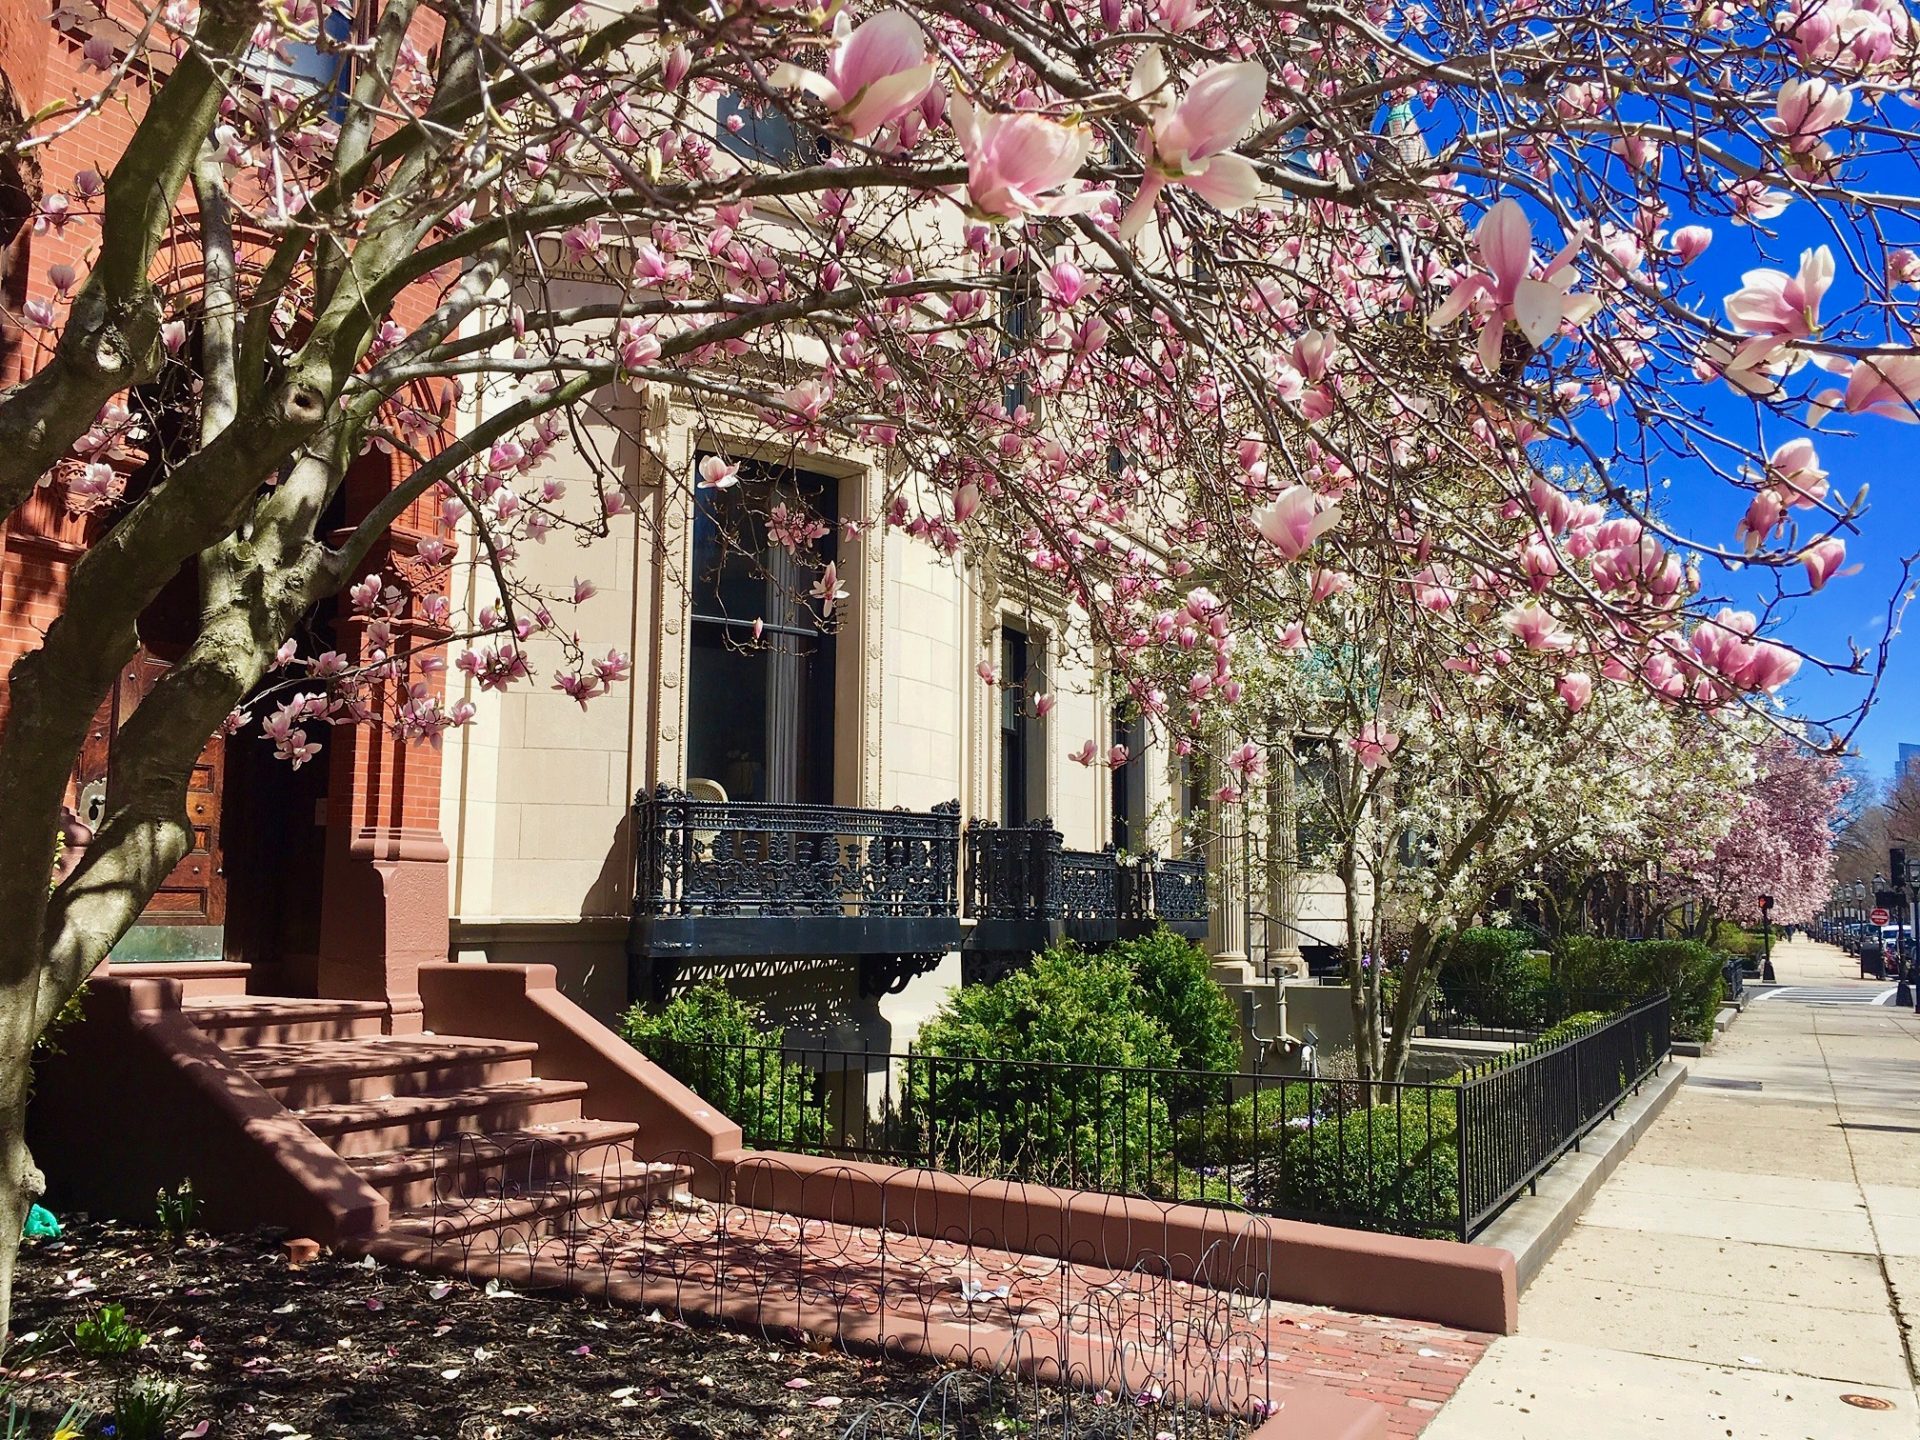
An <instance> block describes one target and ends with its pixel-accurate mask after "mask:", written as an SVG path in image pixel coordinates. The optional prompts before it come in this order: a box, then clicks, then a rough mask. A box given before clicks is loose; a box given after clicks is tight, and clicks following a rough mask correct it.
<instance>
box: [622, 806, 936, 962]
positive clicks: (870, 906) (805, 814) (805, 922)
mask: <svg viewBox="0 0 1920 1440" xmlns="http://www.w3.org/2000/svg"><path fill="white" fill-rule="evenodd" d="M633 834H634V851H635V859H634V869H635V874H634V900H633V923H632V927H631V929H630V931H629V934H628V939H627V953H628V957H629V961H630V965H629V974H628V986H629V989H630V990H631V991H632V993H633V994H635V995H649V996H651V997H652V998H654V999H655V1000H664V999H665V998H666V997H667V995H668V994H670V993H671V992H672V990H673V988H674V987H675V986H676V985H678V984H680V983H682V982H683V981H684V980H686V979H688V978H689V977H691V976H695V975H698V974H700V973H701V972H702V970H704V971H707V972H711V971H712V970H714V969H715V967H718V968H720V969H722V970H728V969H734V968H737V967H740V966H754V965H764V964H784V963H788V962H791V961H796V960H813V959H853V960H855V961H856V962H857V965H858V969H859V979H860V990H861V993H862V994H866V995H880V994H887V993H892V992H896V991H898V990H899V989H901V988H902V986H904V985H905V984H906V983H907V982H908V981H909V980H911V978H912V977H913V976H914V975H915V974H919V973H922V972H924V971H925V970H927V969H929V968H931V967H932V966H933V965H934V964H936V963H937V962H938V959H939V957H940V956H941V955H944V954H947V953H948V952H950V951H953V950H956V949H958V948H959V946H960V939H961V926H960V805H959V802H958V801H948V802H947V803H945V804H943V805H936V806H934V808H933V809H932V810H931V811H911V810H898V809H896V810H866V809H859V808H856V807H853V806H846V805H782V804H764V803H760V802H755V801H737V800H736V801H727V800H696V799H694V798H692V797H691V796H689V795H687V794H685V793H684V792H682V791H680V790H676V789H673V788H672V787H670V786H664V785H663V786H661V787H660V788H658V789H656V790H654V791H653V792H652V793H651V794H647V793H642V794H641V795H639V796H638V797H637V798H636V799H635V801H634V806H633Z"/></svg>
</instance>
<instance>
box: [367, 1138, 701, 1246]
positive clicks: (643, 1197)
mask: <svg viewBox="0 0 1920 1440" xmlns="http://www.w3.org/2000/svg"><path fill="white" fill-rule="evenodd" d="M692 1175H693V1171H692V1168H691V1167H689V1166H686V1165H672V1164H668V1163H667V1162H665V1161H638V1160H625V1161H621V1162H619V1163H618V1164H607V1165H604V1166H602V1167H600V1168H599V1169H598V1170H597V1171H592V1172H588V1171H584V1170H583V1171H582V1172H581V1173H580V1174H579V1175H577V1176H574V1177H572V1178H571V1179H569V1180H562V1181H559V1182H557V1183H554V1184H550V1185H537V1186H534V1187H532V1188H530V1189H528V1190H527V1191H526V1192H525V1193H523V1194H518V1195H508V1196H503V1197H477V1198H473V1199H467V1200H437V1201H435V1202H433V1203H432V1204H428V1205H422V1206H420V1207H419V1208H417V1209H414V1210H409V1211H407V1212H406V1213H404V1214H401V1215H397V1216H395V1217H394V1218H393V1220H392V1222H391V1223H390V1224H389V1225H388V1227H387V1229H386V1231H385V1233H384V1235H383V1236H382V1237H381V1238H383V1239H391V1240H393V1241H395V1242H398V1243H401V1244H403V1245H404V1244H407V1243H418V1244H422V1245H426V1246H429V1247H432V1248H438V1247H441V1246H453V1247H457V1248H459V1249H461V1250H463V1251H466V1252H468V1253H474V1254H486V1253H490V1252H493V1251H497V1250H502V1249H509V1250H511V1249H524V1248H526V1247H528V1246H530V1245H537V1244H540V1243H542V1242H544V1241H545V1240H548V1239H554V1238H561V1239H573V1240H585V1239H590V1238H591V1236H592V1233H593V1230H594V1229H595V1227H596V1226H599V1225H603V1224H605V1223H606V1222H608V1221H610V1220H620V1219H628V1218H631V1217H633V1216H636V1215H638V1214H640V1213H642V1212H643V1211H645V1210H646V1208H647V1207H648V1206H649V1205H653V1204H659V1203H662V1202H664V1201H666V1200H668V1199H670V1198H678V1197H681V1196H683V1195H684V1194H685V1187H686V1184H687V1181H688V1180H690V1179H691V1178H692Z"/></svg>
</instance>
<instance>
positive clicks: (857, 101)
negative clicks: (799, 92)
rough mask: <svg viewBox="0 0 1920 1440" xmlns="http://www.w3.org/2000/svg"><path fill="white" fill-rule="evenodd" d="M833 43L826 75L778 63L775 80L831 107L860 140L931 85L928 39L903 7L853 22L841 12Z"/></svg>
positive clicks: (909, 106) (887, 122)
mask: <svg viewBox="0 0 1920 1440" xmlns="http://www.w3.org/2000/svg"><path fill="white" fill-rule="evenodd" d="M834 24H835V31H834V33H835V35H836V36H837V41H836V43H835V45H834V47H833V53H832V54H831V55H829V56H828V57H827V72H826V74H824V75H821V74H817V73H815V72H814V71H811V70H804V69H801V68H800V67H799V66H797V65H782V66H780V67H778V68H777V69H776V70H775V71H774V74H773V83H774V84H775V85H779V86H782V87H788V86H791V87H796V88H799V89H803V90H805V91H807V92H808V93H809V94H811V95H813V96H815V97H816V98H817V99H818V100H819V101H820V103H821V104H823V105H825V106H826V107H827V109H829V110H831V111H832V112H833V114H834V116H835V118H836V119H837V120H838V121H839V122H840V126H841V128H842V129H844V130H845V131H846V132H847V133H848V134H849V135H851V136H852V137H853V138H854V139H856V140H863V139H865V138H866V137H867V136H869V135H871V134H872V133H873V132H874V131H876V130H878V129H879V128H880V127H881V126H883V125H890V124H892V123H893V122H894V121H895V120H898V119H900V118H901V117H902V116H904V115H906V114H907V113H908V112H909V111H911V110H914V109H916V108H918V106H919V104H920V102H921V100H922V99H923V98H924V97H925V95H926V93H927V92H928V91H929V90H930V89H932V88H933V80H934V73H935V70H934V66H933V65H932V64H931V63H929V62H928V60H927V37H926V35H925V34H924V33H923V32H922V31H921V29H920V24H919V22H918V21H916V20H915V19H914V18H913V17H912V16H911V15H908V14H907V13H906V12H905V11H903V10H882V11H881V12H880V13H879V14H878V15H875V16H874V17H872V18H871V19H870V20H867V21H865V22H863V23H862V24H860V25H859V26H857V27H856V26H854V25H853V24H852V22H851V21H850V20H849V19H848V16H847V13H846V12H845V11H844V10H843V11H841V12H840V14H839V16H838V18H837V19H836V20H835V22H834Z"/></svg>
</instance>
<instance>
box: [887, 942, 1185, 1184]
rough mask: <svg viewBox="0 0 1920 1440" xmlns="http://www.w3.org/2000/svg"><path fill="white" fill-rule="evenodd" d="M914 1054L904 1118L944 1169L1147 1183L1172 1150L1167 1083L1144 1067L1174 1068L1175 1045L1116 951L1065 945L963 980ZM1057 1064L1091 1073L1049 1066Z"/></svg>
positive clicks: (924, 1029) (1050, 1178) (1078, 1180)
mask: <svg viewBox="0 0 1920 1440" xmlns="http://www.w3.org/2000/svg"><path fill="white" fill-rule="evenodd" d="M916 1050H917V1057H916V1060H915V1062H914V1063H913V1064H912V1065H910V1066H909V1067H908V1073H907V1079H906V1085H905V1087H904V1088H905V1100H904V1109H905V1113H906V1119H907V1121H908V1123H909V1124H911V1125H913V1126H915V1127H916V1128H917V1129H918V1130H919V1132H920V1133H921V1134H922V1135H923V1136H924V1137H926V1143H927V1145H928V1148H930V1149H932V1150H933V1151H934V1152H935V1153H936V1154H937V1155H938V1156H939V1157H940V1161H941V1164H942V1165H943V1166H944V1167H945V1168H949V1169H956V1170H966V1171H970V1172H972V1173H976V1174H980V1173H984V1174H1011V1173H1018V1174H1022V1175H1026V1176H1029V1177H1031V1178H1033V1179H1036V1180H1048V1181H1057V1182H1059V1183H1062V1184H1069V1185H1080V1186H1090V1187H1106V1188H1115V1189H1123V1190H1124V1189H1139V1188H1143V1187H1144V1185H1145V1177H1146V1176H1147V1175H1148V1173H1149V1172H1150V1171H1151V1169H1152V1167H1153V1164H1154V1161H1155V1157H1156V1155H1164V1154H1166V1153H1167V1152H1168V1151H1169V1149H1170V1146H1169V1144H1168V1142H1169V1140H1170V1138H1171V1133H1172V1128H1171V1122H1170V1120H1169V1110H1168V1096H1167V1094H1166V1093H1165V1091H1166V1088H1167V1087H1166V1085H1165V1083H1164V1081H1155V1080H1153V1079H1151V1078H1148V1077H1145V1076H1142V1075H1140V1074H1139V1073H1138V1072H1140V1071H1142V1070H1148V1069H1155V1070H1164V1069H1170V1068H1172V1067H1173V1066H1174V1062H1175V1060H1176V1059H1177V1058H1178V1052H1177V1051H1176V1049H1175V1046H1174V1041H1173V1037H1172V1036H1171V1035H1169V1034H1168V1032H1167V1027H1166V1026H1165V1025H1164V1024H1162V1023H1161V1021H1159V1020H1158V1019H1156V1018H1155V1017H1154V1016H1152V1015H1150V1014H1148V1013H1147V1010H1146V1004H1145V997H1144V995H1143V994H1142V992H1141V989H1140V986H1139V984H1138V983H1137V982H1136V981H1135V979H1134V975H1133V970H1132V967H1131V966H1129V965H1128V964H1127V962H1126V961H1125V960H1123V959H1122V958H1120V957H1119V956H1118V955H1115V954H1113V953H1110V952H1109V953H1105V954H1098V955H1093V954H1088V953H1086V952H1085V951H1082V950H1080V949H1078V948H1077V947H1074V946H1072V945H1060V946H1056V947H1054V948H1051V949H1049V950H1047V951H1045V952H1043V953H1042V954H1040V955H1038V956H1036V957H1035V958H1034V961H1033V963H1032V964H1031V965H1029V966H1027V967H1026V968H1024V969H1021V970H1016V971H1014V972H1013V973H1012V974H1010V975H1008V976H1007V977H1006V978H1005V979H1003V980H1000V981H997V982H996V983H994V984H992V985H969V986H966V987H965V988H963V989H961V990H958V991H956V992H955V993H954V994H953V995H952V996H950V997H949V998H948V1000H947V1003H946V1004H945V1005H944V1006H942V1007H941V1009H940V1011H939V1013H937V1014H936V1015H935V1016H934V1017H933V1018H932V1019H931V1020H929V1021H927V1023H926V1024H925V1025H924V1026H923V1027H921V1030H920V1039H919V1042H918V1044H917V1047H916ZM938 1057H954V1058H953V1059H951V1060H950V1061H948V1062H947V1063H942V1062H941V1060H940V1059H939V1058H938ZM976 1057H991V1058H990V1059H985V1060H983V1059H979V1058H976ZM1060 1065H1067V1066H1084V1067H1089V1068H1086V1069H1072V1070H1065V1071H1061V1070H1057V1069H1052V1068H1043V1067H1053V1066H1060ZM1093 1067H1098V1068H1093ZM1129 1072H1132V1073H1129Z"/></svg>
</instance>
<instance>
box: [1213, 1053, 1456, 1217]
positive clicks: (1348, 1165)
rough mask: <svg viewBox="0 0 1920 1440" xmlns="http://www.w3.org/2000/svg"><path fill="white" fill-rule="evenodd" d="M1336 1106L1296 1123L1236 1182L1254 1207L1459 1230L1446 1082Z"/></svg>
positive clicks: (1451, 1104)
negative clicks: (1272, 1152) (1382, 1100)
mask: <svg viewBox="0 0 1920 1440" xmlns="http://www.w3.org/2000/svg"><path fill="white" fill-rule="evenodd" d="M1394 1093H1395V1096H1396V1098H1395V1099H1394V1100H1393V1101H1392V1102H1391V1103H1388V1104H1383V1105H1371V1106H1363V1107H1359V1108H1353V1109H1337V1110H1335V1111H1333V1112H1332V1113H1324V1114H1321V1115H1317V1116H1315V1117H1314V1118H1313V1121H1312V1123H1311V1124H1308V1125H1305V1126H1301V1127H1298V1128H1297V1129H1294V1130H1293V1131H1292V1133H1291V1134H1290V1136H1289V1138H1287V1139H1286V1141H1285V1142H1284V1144H1283V1146H1282V1148H1281V1149H1280V1151H1279V1153H1278V1155H1277V1156H1265V1157H1262V1159H1261V1160H1260V1162H1259V1163H1257V1164H1256V1165H1255V1166H1254V1167H1253V1169H1252V1172H1251V1174H1250V1176H1249V1178H1248V1179H1247V1180H1246V1181H1245V1182H1244V1183H1243V1184H1242V1187H1241V1188H1242V1189H1243V1190H1244V1191H1245V1193H1246V1196H1247V1200H1248V1202H1249V1203H1250V1204H1253V1205H1257V1206H1259V1207H1260V1208H1262V1209H1265V1210H1271V1211H1273V1212H1275V1213H1277V1214H1283V1215H1284V1214H1297V1215H1301V1216H1304V1217H1307V1218H1325V1219H1329V1220H1338V1221H1340V1222H1341V1223H1342V1224H1346V1225H1352V1226H1356V1227H1359V1228H1361V1229H1367V1230H1390V1231H1395V1232H1398V1233H1400V1234H1407V1235H1423V1234H1426V1235H1440V1236H1448V1235H1453V1234H1456V1233H1457V1230H1458V1226H1459V1214H1460V1152H1459V1147H1458V1142H1457V1139H1456V1136H1457V1133H1458V1129H1459V1113H1458V1108H1457V1105H1456V1102H1455V1100H1454V1096H1453V1093H1452V1092H1451V1091H1450V1090H1447V1089H1443V1088H1434V1089H1422V1090H1408V1091H1398V1092H1394Z"/></svg>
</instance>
